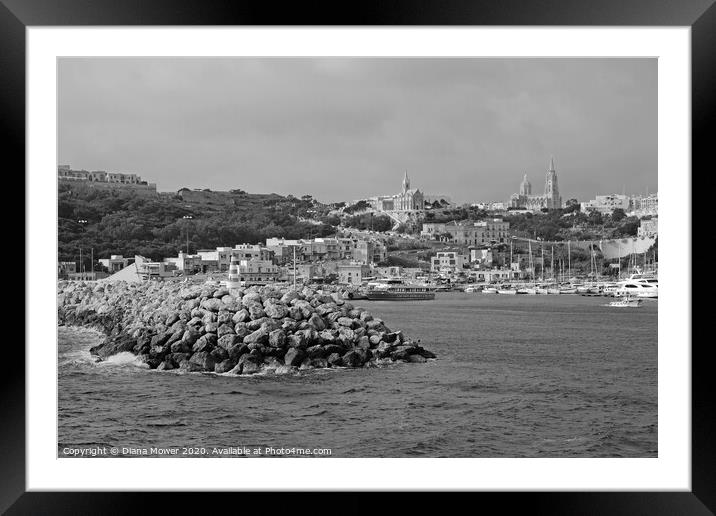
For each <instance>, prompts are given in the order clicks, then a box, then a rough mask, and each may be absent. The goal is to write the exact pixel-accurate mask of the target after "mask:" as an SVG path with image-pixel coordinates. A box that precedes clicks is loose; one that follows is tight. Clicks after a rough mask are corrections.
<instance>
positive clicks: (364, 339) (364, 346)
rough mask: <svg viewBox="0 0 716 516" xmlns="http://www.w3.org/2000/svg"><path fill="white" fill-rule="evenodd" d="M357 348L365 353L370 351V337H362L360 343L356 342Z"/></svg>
mask: <svg viewBox="0 0 716 516" xmlns="http://www.w3.org/2000/svg"><path fill="white" fill-rule="evenodd" d="M356 347H357V348H361V349H362V350H363V351H367V350H369V349H370V340H369V339H368V337H361V338H359V339H358V342H356Z"/></svg>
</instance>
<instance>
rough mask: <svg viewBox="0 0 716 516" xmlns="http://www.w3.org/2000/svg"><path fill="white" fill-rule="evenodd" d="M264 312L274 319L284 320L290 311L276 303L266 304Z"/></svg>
mask: <svg viewBox="0 0 716 516" xmlns="http://www.w3.org/2000/svg"><path fill="white" fill-rule="evenodd" d="M264 312H265V313H266V315H267V316H268V317H271V318H272V319H283V318H284V317H286V315H288V309H287V308H286V307H285V306H284V305H279V304H274V303H266V304H265V305H264Z"/></svg>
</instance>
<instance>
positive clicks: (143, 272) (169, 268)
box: [135, 261, 177, 281]
mask: <svg viewBox="0 0 716 516" xmlns="http://www.w3.org/2000/svg"><path fill="white" fill-rule="evenodd" d="M135 263H136V269H137V275H138V276H139V279H141V280H144V281H161V280H164V279H165V278H170V277H172V276H174V271H176V270H177V269H176V266H175V265H174V264H172V263H169V262H150V261H135Z"/></svg>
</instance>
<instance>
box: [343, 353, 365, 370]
mask: <svg viewBox="0 0 716 516" xmlns="http://www.w3.org/2000/svg"><path fill="white" fill-rule="evenodd" d="M365 358H366V357H365V354H364V353H362V352H361V350H357V349H354V350H351V351H349V352H348V353H346V354H345V355H343V364H344V365H346V366H348V367H361V366H362V365H363V364H364V363H365Z"/></svg>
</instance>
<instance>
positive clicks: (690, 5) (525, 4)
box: [0, 0, 716, 514]
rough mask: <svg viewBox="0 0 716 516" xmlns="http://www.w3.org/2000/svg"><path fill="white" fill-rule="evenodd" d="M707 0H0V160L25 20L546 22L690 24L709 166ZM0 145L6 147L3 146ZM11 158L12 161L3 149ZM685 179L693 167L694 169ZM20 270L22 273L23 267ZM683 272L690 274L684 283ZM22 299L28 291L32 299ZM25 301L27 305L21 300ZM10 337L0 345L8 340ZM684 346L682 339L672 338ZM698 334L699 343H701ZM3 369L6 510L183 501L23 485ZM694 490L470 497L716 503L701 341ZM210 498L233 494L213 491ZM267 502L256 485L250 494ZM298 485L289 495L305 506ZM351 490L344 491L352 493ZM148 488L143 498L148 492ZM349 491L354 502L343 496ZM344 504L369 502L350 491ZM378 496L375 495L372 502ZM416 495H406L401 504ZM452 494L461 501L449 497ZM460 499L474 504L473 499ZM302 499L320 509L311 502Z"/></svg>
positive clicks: (571, 505)
mask: <svg viewBox="0 0 716 516" xmlns="http://www.w3.org/2000/svg"><path fill="white" fill-rule="evenodd" d="M713 1H714V0H681V1H678V2H677V1H669V0H598V1H597V0H591V1H589V0H579V1H576V0H539V1H536V0H532V1H527V0H499V1H498V0H493V1H485V0H479V1H474V0H473V1H458V0H442V1H427V0H392V1H390V2H380V1H374V0H373V1H367V0H366V1H362V2H355V3H350V4H349V3H340V2H330V3H329V2H325V3H321V2H311V3H305V2H304V3H288V5H286V6H283V5H282V6H281V7H280V8H278V7H277V6H275V5H273V4H271V3H269V2H262V3H259V2H248V1H240V0H236V1H226V0H220V1H214V2H205V1H202V0H152V1H150V0H145V1H132V2H129V1H125V2H120V1H117V0H62V1H59V0H0V69H1V72H0V102H2V104H1V105H2V111H1V115H2V116H0V130H1V131H2V141H3V142H5V144H6V148H7V151H6V155H5V161H6V166H8V167H12V170H13V172H14V171H17V170H25V28H26V27H28V26H43V25H44V26H63V25H74V26H82V25H98V26H104V25H158V26H162V25H239V26H241V25H342V26H343V25H450V26H458V25H503V26H504V25H553V26H567V25H572V26H589V25H592V26H594V25H605V26H609V25H616V26H652V25H656V26H689V27H691V43H692V56H691V57H692V67H691V72H692V170H697V169H704V171H705V170H706V163H707V160H708V156H709V151H710V150H711V149H710V147H711V146H712V144H711V142H710V141H709V135H710V134H711V133H712V131H709V129H713V125H714V119H715V118H716V117H714V116H713V114H714V112H715V110H714V107H715V106H714V104H715V100H716V66H714V64H716V63H715V60H714V53H715V52H716V6H715V5H713ZM8 151H9V152H8ZM8 157H9V158H10V160H9V162H8V159H7V158H8ZM692 177H693V173H692ZM25 272H26V274H28V273H29V272H31V271H25ZM690 280H691V278H688V281H690ZM30 301H31V300H30ZM28 306H30V305H28ZM6 344H7V343H6ZM673 344H674V345H683V344H684V343H673ZM701 344H703V342H702V343H701ZM3 352H4V354H5V359H6V360H7V361H8V362H6V363H11V364H13V367H12V368H6V369H5V370H4V371H3V374H2V375H0V378H1V379H0V382H2V383H1V387H0V397H1V399H2V403H0V407H2V411H3V417H2V424H1V425H0V433H1V438H0V468H1V469H2V474H1V476H0V511H3V512H4V511H7V512H6V513H7V514H116V513H127V512H135V511H142V510H145V509H146V507H147V503H148V502H151V501H153V500H152V499H154V500H156V501H158V502H159V503H160V504H161V507H162V508H163V509H164V510H165V511H167V512H168V511H173V510H175V509H177V508H180V509H181V508H186V503H187V500H186V495H182V494H180V493H163V494H146V493H145V494H138V493H97V492H94V493H78V492H73V493H37V492H31V493H28V492H25V491H26V489H25V455H26V454H25V430H26V428H25V367H24V366H25V353H24V349H23V348H22V347H20V346H8V345H6V346H4V349H3ZM691 353H692V491H691V492H688V493H685V492H639V493H637V492H611V493H586V492H585V493H577V492H570V493H536V492H535V493H501V494H497V493H483V494H479V495H477V496H478V498H481V500H479V501H478V504H483V503H488V502H489V503H490V504H493V503H497V504H499V505H500V510H501V511H504V510H505V509H508V510H509V509H511V508H518V507H528V508H529V510H530V512H535V513H549V514H712V513H713V512H714V511H716V489H714V487H715V486H716V468H715V467H714V464H716V445H715V444H714V442H715V441H716V439H714V437H713V436H714V435H716V429H715V428H714V426H715V425H714V422H713V421H714V418H712V417H711V415H712V413H713V411H714V408H715V406H714V394H713V393H714V390H713V389H711V388H710V385H709V383H710V382H709V378H710V371H708V369H710V362H709V360H707V353H708V351H707V346H698V345H697V346H692V349H691ZM211 496H212V504H214V503H216V501H221V500H226V499H227V498H228V497H229V496H232V495H228V494H226V495H217V494H212V495H211ZM241 496H242V497H243V500H244V501H243V502H242V506H243V504H244V503H246V501H249V502H250V501H251V500H252V497H253V498H254V499H255V500H256V501H257V502H258V503H262V500H263V501H265V496H266V495H265V494H264V495H260V494H257V495H247V494H241ZM305 496H306V495H305V494H301V493H295V494H291V495H290V498H291V500H289V501H287V503H288V504H291V505H303V500H304V498H305ZM349 497H350V498H349ZM148 498H149V499H148ZM351 498H352V500H351ZM340 503H341V505H342V506H343V508H349V507H352V508H353V509H357V510H360V509H361V507H363V508H364V509H365V510H369V509H368V507H371V506H373V504H374V503H376V502H375V501H372V502H368V500H367V499H366V494H361V493H351V494H349V495H346V498H345V499H344V500H343V501H341V502H340ZM378 503H379V502H378ZM423 503H424V497H423V496H422V495H416V496H413V497H411V499H410V500H407V501H406V502H405V504H406V505H404V506H403V508H404V509H408V510H409V509H410V508H411V507H410V506H411V505H413V506H420V505H422V504H423ZM453 503H459V500H453ZM468 503H469V506H473V507H475V505H474V503H475V501H474V500H471V501H470V502H468ZM307 507H310V508H311V509H316V510H318V508H317V507H316V506H315V505H313V504H310V503H309V505H307Z"/></svg>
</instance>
